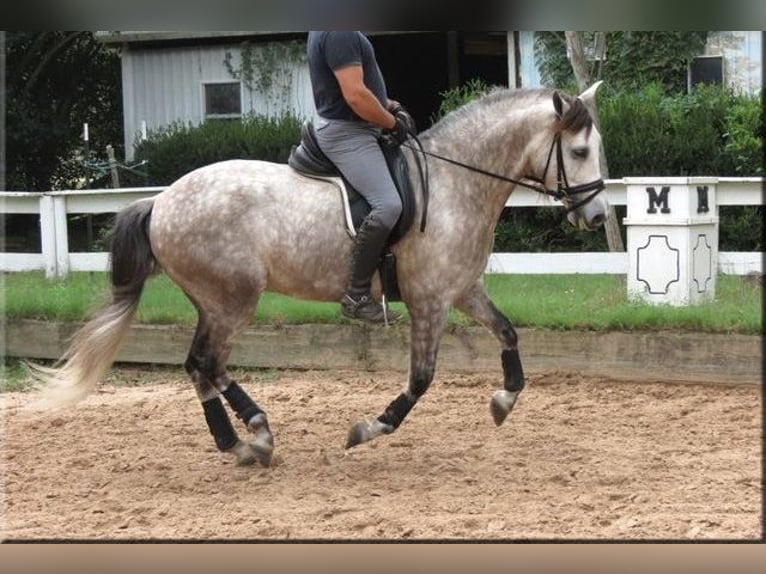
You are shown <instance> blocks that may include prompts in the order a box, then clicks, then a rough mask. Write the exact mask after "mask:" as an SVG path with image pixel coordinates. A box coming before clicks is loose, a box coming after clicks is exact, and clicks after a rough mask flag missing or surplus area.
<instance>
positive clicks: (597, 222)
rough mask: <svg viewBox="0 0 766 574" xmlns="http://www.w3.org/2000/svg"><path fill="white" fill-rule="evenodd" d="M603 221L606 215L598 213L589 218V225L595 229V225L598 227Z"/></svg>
mask: <svg viewBox="0 0 766 574" xmlns="http://www.w3.org/2000/svg"><path fill="white" fill-rule="evenodd" d="M604 221H606V216H605V215H603V214H601V213H599V214H598V215H596V216H594V217H593V219H591V220H590V226H591V228H593V229H595V228H596V227H600V226H602V225H603V224H604Z"/></svg>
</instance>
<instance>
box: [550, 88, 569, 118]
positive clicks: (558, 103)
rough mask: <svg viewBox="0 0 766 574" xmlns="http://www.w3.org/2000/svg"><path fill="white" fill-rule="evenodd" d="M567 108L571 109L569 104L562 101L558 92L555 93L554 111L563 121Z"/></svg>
mask: <svg viewBox="0 0 766 574" xmlns="http://www.w3.org/2000/svg"><path fill="white" fill-rule="evenodd" d="M565 108H567V109H568V108H569V104H568V103H566V102H565V101H564V100H562V99H561V96H560V95H559V93H558V92H553V109H554V110H556V116H557V117H558V119H561V118H562V117H563V116H564V112H565Z"/></svg>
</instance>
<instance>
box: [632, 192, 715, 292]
mask: <svg viewBox="0 0 766 574" xmlns="http://www.w3.org/2000/svg"><path fill="white" fill-rule="evenodd" d="M624 181H625V184H626V188H627V198H628V213H627V217H626V218H625V219H624V220H623V221H624V223H625V226H626V227H627V229H628V299H630V300H631V301H643V302H646V303H651V304H656V305H674V306H683V305H693V304H696V303H700V302H702V301H710V300H713V299H714V298H715V282H716V273H717V270H718V209H717V206H716V183H718V180H717V179H716V178H712V177H664V178H660V177H653V178H634V177H626V178H625V179H624Z"/></svg>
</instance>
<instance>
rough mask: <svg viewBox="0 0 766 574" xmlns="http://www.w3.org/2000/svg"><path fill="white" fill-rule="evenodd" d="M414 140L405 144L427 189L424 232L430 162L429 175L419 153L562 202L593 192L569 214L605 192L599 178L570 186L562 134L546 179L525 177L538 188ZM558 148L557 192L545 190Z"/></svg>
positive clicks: (557, 137)
mask: <svg viewBox="0 0 766 574" xmlns="http://www.w3.org/2000/svg"><path fill="white" fill-rule="evenodd" d="M410 136H411V137H412V139H413V140H414V141H415V142H416V143H417V148H416V147H415V146H412V145H410V144H408V143H405V144H402V145H404V146H405V147H408V148H409V149H411V150H412V151H414V152H415V158H416V164H417V166H418V172H419V174H420V180H421V183H422V184H423V186H424V187H423V190H424V193H423V195H424V211H423V220H422V222H421V226H420V231H423V230H424V229H425V218H426V212H427V209H428V163H427V162H424V163H425V166H426V167H425V176H424V173H423V168H422V167H421V165H420V160H419V158H418V156H417V154H418V152H420V153H422V154H423V155H424V156H430V157H433V158H435V159H439V160H441V161H445V162H447V163H451V164H452V165H456V166H459V167H462V168H464V169H467V170H468V171H472V172H474V173H479V174H481V175H486V176H487V177H492V178H494V179H499V180H500V181H505V182H507V183H512V184H514V185H520V186H522V187H526V188H527V189H531V190H533V191H536V192H537V193H542V194H543V195H549V196H551V197H553V198H555V199H557V200H559V201H560V200H562V199H571V198H572V196H575V195H579V194H582V193H588V192H591V193H590V195H588V196H587V197H585V198H584V199H581V200H580V201H578V202H577V203H575V204H573V205H569V206H567V208H566V209H567V213H569V212H570V211H574V210H575V209H577V208H579V207H582V206H583V205H585V204H587V203H588V202H590V201H591V200H592V199H593V198H594V197H596V196H597V195H598V194H599V193H601V191H602V190H603V189H604V187H605V186H604V180H603V179H597V180H594V181H592V182H590V183H583V184H582V185H575V186H570V185H569V181H568V180H567V174H566V169H564V158H563V152H562V150H561V134H556V135H555V136H554V138H553V142H552V143H551V148H550V150H549V151H548V160H547V161H546V163H545V171H544V172H543V177H542V178H536V177H525V179H527V180H529V181H533V182H535V183H536V184H537V185H531V184H529V183H526V182H524V181H521V180H518V179H513V178H512V177H508V176H505V175H500V174H498V173H494V172H491V171H487V170H486V169H482V168H480V167H476V166H473V165H469V164H466V163H462V162H459V161H457V160H454V159H451V158H448V157H445V156H442V155H439V154H435V153H432V152H429V151H425V150H424V149H423V145H422V144H421V143H420V140H419V139H418V138H417V136H416V135H415V134H410ZM554 148H555V149H556V172H557V173H556V181H557V186H556V189H548V188H547V187H545V176H546V175H547V174H548V168H549V167H550V163H551V157H552V156H553V149H554Z"/></svg>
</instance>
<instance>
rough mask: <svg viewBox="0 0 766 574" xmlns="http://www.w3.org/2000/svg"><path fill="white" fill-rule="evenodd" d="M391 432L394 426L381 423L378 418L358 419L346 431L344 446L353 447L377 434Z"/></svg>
mask: <svg viewBox="0 0 766 574" xmlns="http://www.w3.org/2000/svg"><path fill="white" fill-rule="evenodd" d="M392 432H394V427H392V426H391V425H387V424H385V423H382V422H380V421H379V420H374V421H372V422H369V421H360V422H358V423H356V424H355V425H354V426H352V427H351V430H349V431H348V439H347V440H346V448H347V449H349V448H353V447H355V446H357V445H360V444H362V443H365V442H369V441H371V440H372V439H374V438H375V437H377V436H380V435H382V434H390V433H392Z"/></svg>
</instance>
